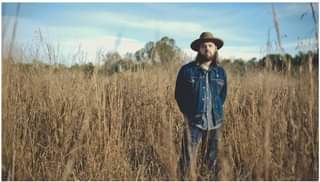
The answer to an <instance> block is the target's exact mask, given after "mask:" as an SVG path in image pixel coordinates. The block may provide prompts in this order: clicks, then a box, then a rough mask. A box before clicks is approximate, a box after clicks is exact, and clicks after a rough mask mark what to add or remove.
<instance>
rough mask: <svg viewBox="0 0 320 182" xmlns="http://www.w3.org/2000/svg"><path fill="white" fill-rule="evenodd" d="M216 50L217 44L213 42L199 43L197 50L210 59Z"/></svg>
mask: <svg viewBox="0 0 320 182" xmlns="http://www.w3.org/2000/svg"><path fill="white" fill-rule="evenodd" d="M216 51H217V46H216V45H215V44H214V43H213V42H204V43H202V44H201V45H200V49H199V52H200V54H201V55H203V56H204V57H206V58H207V59H208V60H212V58H213V57H214V54H215V53H216Z"/></svg>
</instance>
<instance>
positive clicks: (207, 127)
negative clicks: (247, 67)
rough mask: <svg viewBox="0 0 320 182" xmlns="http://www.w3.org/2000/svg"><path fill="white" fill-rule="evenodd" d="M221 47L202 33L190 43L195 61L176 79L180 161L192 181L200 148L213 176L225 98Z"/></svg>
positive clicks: (217, 41) (221, 42)
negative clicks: (182, 122)
mask: <svg viewBox="0 0 320 182" xmlns="http://www.w3.org/2000/svg"><path fill="white" fill-rule="evenodd" d="M222 46H223V41H222V40H221V39H218V38H215V37H214V36H213V35H212V34H211V33H210V32H203V33H202V34H201V35H200V38H199V39H197V40H195V41H193V42H192V43H191V49H193V50H194V51H197V52H198V55H197V57H196V59H195V61H192V62H190V63H188V64H186V65H184V66H182V68H181V69H180V71H179V73H178V76H177V81H176V89H175V98H176V101H177V103H178V106H179V109H180V111H181V112H182V113H183V115H184V117H185V120H186V122H185V123H186V125H185V126H186V127H185V131H184V136H183V140H182V152H181V158H180V165H181V166H180V167H181V172H182V176H183V177H187V176H186V175H187V174H189V175H190V177H191V178H195V176H196V166H197V165H196V162H197V160H198V159H197V152H198V149H199V148H200V147H201V148H200V152H201V161H202V162H201V165H202V166H203V164H206V165H205V166H206V167H207V170H208V171H209V173H210V176H211V177H212V176H215V175H216V153H217V144H218V139H219V132H220V130H221V126H222V123H223V119H224V114H223V104H224V101H225V98H226V95H227V75H226V72H225V70H224V69H223V68H222V67H220V66H218V50H219V49H220V48H221V47H222ZM200 144H201V145H200ZM192 180H194V179H192Z"/></svg>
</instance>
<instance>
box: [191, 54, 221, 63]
mask: <svg viewBox="0 0 320 182" xmlns="http://www.w3.org/2000/svg"><path fill="white" fill-rule="evenodd" d="M217 57H218V53H217V52H215V53H214V54H213V55H208V54H205V55H203V54H201V53H200V52H199V53H198V55H197V57H196V60H197V61H199V62H200V63H205V62H209V61H212V63H216V62H217Z"/></svg>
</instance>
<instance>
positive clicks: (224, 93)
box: [220, 70, 228, 104]
mask: <svg viewBox="0 0 320 182" xmlns="http://www.w3.org/2000/svg"><path fill="white" fill-rule="evenodd" d="M223 72H224V86H223V87H222V91H221V95H220V97H221V101H222V104H224V101H225V100H226V96H227V88H228V86H227V85H228V82H227V74H226V72H225V71H224V70H223Z"/></svg>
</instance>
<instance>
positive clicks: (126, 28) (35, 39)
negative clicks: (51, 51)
mask: <svg viewBox="0 0 320 182" xmlns="http://www.w3.org/2000/svg"><path fill="white" fill-rule="evenodd" d="M16 5H17V4H15V3H2V34H3V35H4V37H3V43H4V44H5V43H7V42H9V41H8V40H9V38H8V37H10V35H11V33H10V32H11V30H12V25H13V19H14V15H15V13H16ZM274 5H275V8H276V11H277V16H278V18H279V21H280V31H281V34H282V37H283V38H282V41H283V47H284V49H285V51H286V52H289V53H291V54H295V53H296V52H297V51H299V50H306V49H308V48H307V47H308V46H304V47H303V48H302V47H300V48H297V45H298V42H300V44H301V43H303V44H304V45H310V44H312V43H310V42H312V39H313V37H314V33H315V27H314V25H313V19H312V13H311V8H310V4H309V3H275V4H274ZM314 5H315V6H314V7H316V13H317V18H318V4H314ZM302 15H303V17H302ZM18 18H19V19H18V28H17V34H16V42H17V44H18V45H22V47H23V48H24V50H29V51H30V52H32V51H34V49H35V45H36V44H39V33H37V32H38V31H39V30H40V31H41V33H42V35H43V37H44V39H45V40H46V42H49V43H50V44H52V45H53V46H54V47H59V48H60V53H61V54H63V55H65V56H66V57H68V56H69V57H70V56H72V55H74V54H75V53H76V52H77V51H78V49H79V47H81V49H82V50H83V51H84V53H85V54H86V55H87V56H88V58H89V61H92V62H94V59H95V56H96V53H97V50H102V51H106V52H108V51H118V52H119V53H120V54H122V55H123V54H125V53H126V52H135V51H136V50H138V49H140V48H142V47H143V46H144V45H145V43H146V42H148V41H157V40H159V39H160V38H161V37H163V36H169V37H171V38H174V39H175V40H176V44H177V46H178V47H180V48H181V49H182V50H184V51H185V52H186V53H187V54H188V55H190V56H194V55H195V52H193V51H192V50H191V49H190V43H191V42H192V41H193V40H194V39H197V38H198V37H199V35H200V33H201V32H204V31H210V32H212V33H213V34H214V36H216V37H219V38H221V39H223V40H224V42H225V44H224V47H223V48H222V49H221V50H220V57H223V58H240V57H241V58H244V59H250V58H252V57H257V58H260V57H262V56H263V55H265V53H266V42H267V37H268V31H269V30H270V40H271V41H272V42H273V44H272V45H273V46H272V50H271V51H272V52H277V49H276V46H275V41H276V33H275V29H274V25H273V20H272V9H271V3H21V9H20V13H19V17H18ZM4 44H3V45H4ZM309 47H310V46H309ZM64 63H66V64H70V59H66V60H65V62H64Z"/></svg>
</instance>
